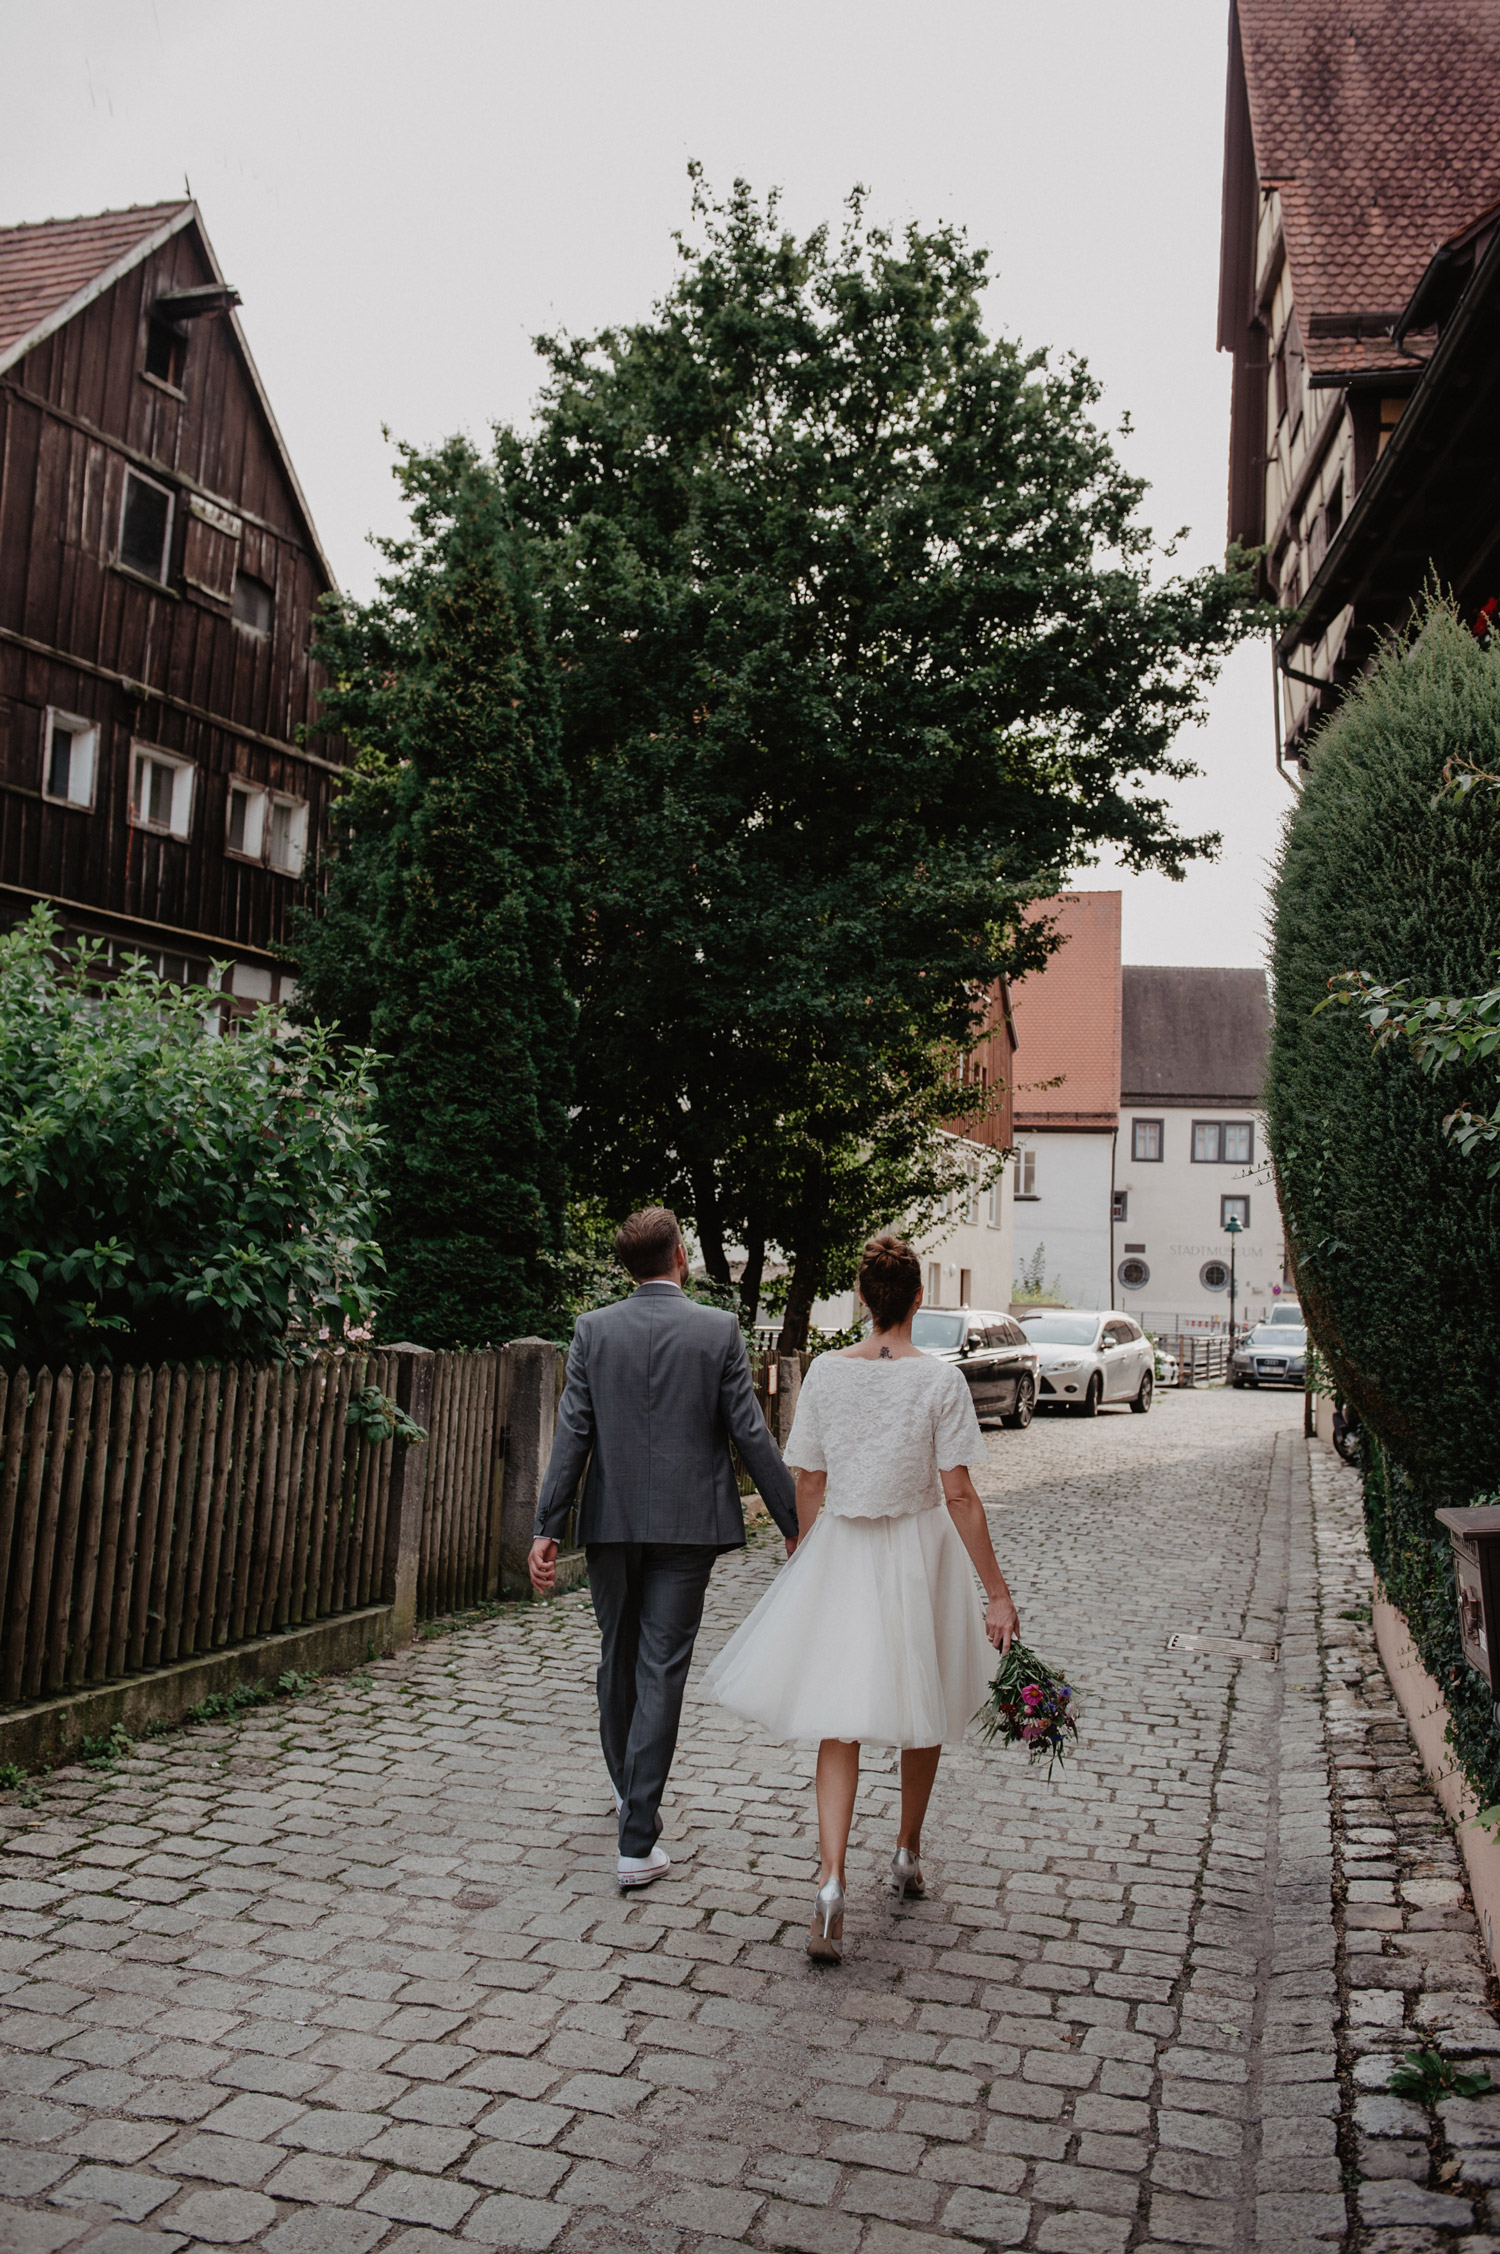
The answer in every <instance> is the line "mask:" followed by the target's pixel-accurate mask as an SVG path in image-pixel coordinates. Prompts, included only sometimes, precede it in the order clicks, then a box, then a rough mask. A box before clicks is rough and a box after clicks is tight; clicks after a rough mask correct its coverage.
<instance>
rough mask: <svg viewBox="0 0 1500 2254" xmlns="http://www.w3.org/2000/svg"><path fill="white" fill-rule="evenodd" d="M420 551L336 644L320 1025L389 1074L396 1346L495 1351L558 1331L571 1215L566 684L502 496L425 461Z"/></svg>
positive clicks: (385, 1094)
mask: <svg viewBox="0 0 1500 2254" xmlns="http://www.w3.org/2000/svg"><path fill="white" fill-rule="evenodd" d="M400 474H401V476H402V479H403V483H404V486H405V490H406V494H407V499H408V502H409V504H410V507H411V512H412V521H413V526H414V537H413V538H412V539H411V540H409V541H405V542H399V543H391V544H389V545H388V547H387V550H386V553H387V557H388V560H389V563H390V566H391V568H390V570H389V571H388V573H387V574H386V576H385V577H384V579H383V581H382V586H381V592H380V595H379V596H378V597H377V599H376V600H375V601H374V602H373V603H369V604H363V605H357V604H350V605H346V606H345V607H344V608H343V609H342V610H341V611H340V612H338V613H336V614H334V615H333V616H331V617H330V618H329V619H328V620H327V621H326V623H325V626H324V630H323V634H322V637H321V641H320V654H321V655H322V656H323V658H324V660H325V662H326V663H327V664H328V666H329V669H330V672H331V674H332V677H333V686H332V688H331V690H330V693H329V695H328V697H327V699H326V709H327V712H328V715H329V717H330V719H331V721H332V723H333V724H334V725H335V726H339V727H342V728H343V729H345V730H346V731H347V733H348V734H349V736H350V737H351V739H352V740H353V741H354V742H355V743H356V744H357V745H358V746H359V747H360V751H361V758H360V762H359V765H358V767H357V768H356V770H355V772H354V774H353V775H352V777H351V779H350V783H349V787H348V789H347V791H346V793H345V795H344V797H343V799H342V801H341V804H340V807H339V809H338V810H337V813H336V817H335V831H336V842H335V850H334V858H333V861H332V864H331V868H330V870H329V885H328V891H327V896H326V903H325V910H324V913H323V914H322V915H321V917H319V918H318V919H317V920H316V921H312V922H305V923H304V925H303V927H302V930H301V933H300V936H299V940H298V944H297V961H298V975H299V980H300V983H301V1006H302V1009H303V1011H304V1012H305V1013H307V1014H310V1015H315V1016H317V1017H320V1018H322V1019H324V1020H332V1021H336V1022H337V1023H338V1024H339V1025H340V1026H341V1027H342V1028H343V1030H344V1032H345V1033H346V1034H347V1035H349V1036H351V1037H352V1038H354V1039H357V1040H360V1041H366V1040H367V1041H368V1042H369V1043H370V1044H371V1045H372V1046H373V1047H374V1048H375V1050H376V1051H377V1052H379V1053H380V1055H381V1057H382V1058H383V1060H384V1061H383V1062H381V1063H380V1064H379V1065H378V1066H377V1070H376V1084H377V1091H378V1095H377V1108H378V1112H379V1118H380V1124H381V1129H382V1132H383V1135H384V1138H385V1147H384V1154H383V1161H382V1166H383V1173H384V1188H385V1190H386V1193H387V1198H388V1203H387V1206H386V1210H385V1215H384V1221H383V1227H382V1231H381V1235H382V1242H383V1247H384V1251H385V1257H386V1266H387V1270H388V1274H389V1281H390V1289H389V1293H388V1296H387V1298H386V1300H385V1303H384V1306H383V1308H382V1312H381V1318H380V1321H381V1330H382V1334H383V1335H384V1336H385V1337H387V1338H412V1339H417V1340H419V1341H420V1342H421V1343H422V1344H424V1345H429V1346H475V1345H479V1344H482V1343H484V1342H485V1341H487V1340H495V1341H498V1340H501V1339H505V1338H514V1337H516V1336H518V1335H520V1334H522V1333H524V1332H527V1331H531V1330H534V1329H536V1328H537V1326H538V1325H539V1324H541V1323H544V1322H546V1321H547V1319H548V1310H549V1308H550V1306H551V1304H552V1302H553V1300H554V1298H555V1296H556V1270H557V1262H558V1259H559V1256H560V1255H561V1253H562V1249H563V1239H564V1216H565V1209H566V1198H567V1161H566V1140H567V1128H568V1103H569V1097H570V1093H571V1059H570V1050H571V1041H572V1033H573V1006H572V1003H571V1000H570V998H569V995H568V992H567V988H566V985H565V983H564V977H563V968H562V957H563V950H564V947H565V945H566V943H567V936H568V922H569V877H568V835H567V786H566V783H565V780H564V777H563V772H562V766H561V762H560V758H559V752H558V724H557V710H556V702H557V700H556V691H555V679H554V675H555V668H554V666H553V663H552V661H551V660H550V659H549V657H548V656H547V654H546V651H545V649H544V646H543V640H542V633H541V628H540V624H539V621H538V618H537V615H536V611H535V607H534V605H533V602H532V598H531V593H530V589H529V585H528V581H527V576H526V572H525V568H524V560H523V558H522V557H521V556H520V554H519V553H518V550H517V548H516V546H515V544H514V543H513V542H512V540H511V537H510V534H509V531H508V529H507V526H506V524H505V522H504V519H503V515H502V512H501V508H500V504H499V501H498V497H497V495H496V493H495V489H494V485H493V482H492V481H491V480H490V479H489V478H487V477H485V476H484V475H482V474H481V473H480V471H479V469H478V465H477V464H476V462H475V459H474V456H473V454H472V452H471V450H470V449H469V448H468V447H467V445H466V444H465V443H464V442H463V441H460V440H454V441H451V442H450V443H449V444H448V445H447V446H446V447H444V448H442V449H440V450H439V451H438V452H437V453H434V454H426V455H420V456H419V455H417V454H416V453H415V452H408V453H406V454H405V455H404V457H403V461H402V465H401V472H400Z"/></svg>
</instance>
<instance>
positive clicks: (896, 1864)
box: [891, 1847, 927, 1902]
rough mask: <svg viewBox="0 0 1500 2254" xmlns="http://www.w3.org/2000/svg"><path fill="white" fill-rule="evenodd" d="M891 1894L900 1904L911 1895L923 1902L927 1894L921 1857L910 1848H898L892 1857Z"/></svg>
mask: <svg viewBox="0 0 1500 2254" xmlns="http://www.w3.org/2000/svg"><path fill="white" fill-rule="evenodd" d="M891 1892H892V1893H893V1894H894V1895H895V1897H896V1899H897V1901H898V1902H904V1901H905V1900H906V1897H907V1896H908V1895H909V1894H910V1895H912V1896H914V1897H915V1898H916V1900H917V1901H921V1899H922V1897H923V1896H924V1895H925V1894H926V1892H927V1887H926V1884H925V1882H924V1880H923V1877H922V1862H921V1857H920V1856H917V1855H914V1854H913V1853H912V1851H911V1849H910V1848H909V1847H898V1848H897V1849H896V1852H895V1854H894V1855H892V1857H891Z"/></svg>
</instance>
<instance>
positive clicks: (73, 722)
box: [42, 706, 99, 813]
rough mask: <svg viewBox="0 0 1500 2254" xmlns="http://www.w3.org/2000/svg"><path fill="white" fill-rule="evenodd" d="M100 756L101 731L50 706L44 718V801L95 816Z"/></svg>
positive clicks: (89, 721) (86, 721)
mask: <svg viewBox="0 0 1500 2254" xmlns="http://www.w3.org/2000/svg"><path fill="white" fill-rule="evenodd" d="M98 755H99V731H98V729H97V728H96V727H95V726H94V724H93V722H92V721H91V720H79V719H77V718H75V716H74V715H73V714H72V713H71V712H56V711H54V710H53V709H52V708H51V707H50V706H49V707H48V709H47V711H46V712H44V713H43V715H42V796H43V798H47V799H50V800H51V801H52V803H53V804H54V805H55V806H77V807H79V808H81V809H82V811H83V812H84V813H90V812H92V810H93V804H94V771H95V768H96V766H97V764H98Z"/></svg>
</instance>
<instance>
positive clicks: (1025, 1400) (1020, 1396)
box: [1000, 1377, 1036, 1432]
mask: <svg viewBox="0 0 1500 2254" xmlns="http://www.w3.org/2000/svg"><path fill="white" fill-rule="evenodd" d="M1035 1407H1036V1387H1035V1386H1034V1385H1033V1384H1032V1382H1031V1380H1030V1378H1029V1377H1023V1378H1022V1380H1021V1382H1020V1384H1019V1385H1018V1386H1017V1387H1016V1405H1015V1407H1014V1408H1013V1409H1012V1410H1011V1412H1010V1415H1009V1416H1008V1417H1002V1418H1001V1420H1000V1421H1001V1423H1002V1424H1008V1425H1009V1426H1010V1428H1011V1430H1012V1432H1024V1431H1025V1430H1026V1427H1027V1426H1028V1425H1029V1424H1030V1422H1031V1417H1032V1411H1033V1410H1034V1409H1035Z"/></svg>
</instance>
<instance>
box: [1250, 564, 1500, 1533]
mask: <svg viewBox="0 0 1500 2254" xmlns="http://www.w3.org/2000/svg"><path fill="white" fill-rule="evenodd" d="M1497 737H1500V654H1495V653H1492V652H1491V651H1489V650H1487V649H1484V648H1482V647H1481V646H1480V645H1479V644H1478V643H1477V642H1476V641H1475V640H1474V638H1473V636H1472V635H1471V634H1470V633H1469V632H1468V631H1467V630H1466V629H1465V628H1464V626H1463V625H1462V624H1461V622H1460V621H1459V620H1458V618H1457V617H1456V616H1455V615H1454V613H1453V612H1452V611H1451V610H1450V609H1449V608H1448V607H1447V606H1445V605H1443V604H1441V603H1433V604H1430V605H1429V606H1428V608H1427V609H1426V611H1425V613H1424V615H1423V617H1422V618H1421V620H1420V621H1419V625H1418V629H1417V630H1416V631H1414V633H1413V635H1412V636H1411V637H1410V638H1409V639H1408V640H1407V641H1405V642H1402V643H1396V644H1393V645H1391V646H1390V647H1389V648H1388V649H1387V650H1386V651H1385V652H1384V653H1383V655H1382V656H1381V657H1380V659H1379V661H1378V662H1377V664H1376V666H1375V667H1374V669H1373V671H1372V673H1371V674H1370V675H1369V677H1368V678H1367V679H1366V680H1365V681H1364V682H1362V683H1361V684H1360V685H1359V686H1358V687H1357V688H1356V689H1355V690H1354V691H1353V692H1352V693H1351V695H1350V697H1349V699H1348V701H1347V702H1346V703H1345V705H1344V706H1343V708H1342V710H1341V711H1340V712H1339V714H1338V715H1337V717H1336V718H1335V719H1334V720H1333V721H1332V722H1331V723H1330V725H1329V726H1328V727H1327V728H1326V729H1325V730H1324V731H1323V732H1322V734H1321V735H1320V736H1319V738H1318V740H1317V743H1316V746H1315V748H1314V752H1313V760H1312V770H1311V773H1310V774H1309V776H1308V779H1307V782H1306V784H1305V786H1304V788H1303V791H1302V796H1301V799H1300V802H1299V804H1298V806H1297V809H1296V812H1295V814H1294V815H1293V816H1292V819H1291V821H1290V824H1289V826H1288V831H1287V836H1286V840H1285V844H1284V847H1283V851H1282V855H1281V863H1280V868H1279V870H1278V873H1277V880H1276V893H1275V920H1274V958H1273V962H1274V976H1275V991H1276V1014H1275V1020H1274V1025H1273V1031H1272V1040H1271V1058H1270V1070H1269V1075H1268V1088H1267V1108H1268V1113H1269V1124H1270V1140H1271V1148H1272V1153H1273V1156H1274V1160H1275V1165H1276V1171H1277V1176H1278V1181H1279V1186H1280V1191H1281V1200H1282V1211H1283V1214H1284V1217H1285V1221H1286V1227H1287V1234H1288V1239H1289V1242H1290V1245H1291V1249H1292V1254H1293V1258H1294V1261H1295V1265H1296V1272H1297V1281H1298V1285H1299V1288H1300V1291H1301V1297H1302V1305H1303V1308H1304V1309H1305V1311H1306V1313H1307V1316H1308V1321H1309V1325H1310V1328H1311V1331H1312V1334H1313V1337H1314V1339H1315V1340H1316V1343H1317V1346H1318V1349H1319V1351H1320V1353H1321V1354H1322V1355H1323V1357H1324V1358H1325V1360H1326V1362H1327V1363H1328V1365H1329V1367H1330V1369H1331V1371H1332V1373H1333V1377H1334V1381H1335V1383H1336V1384H1337V1386H1338V1388H1339V1390H1340V1391H1341V1392H1342V1393H1343V1394H1344V1395H1345V1397H1346V1398H1347V1399H1348V1400H1350V1401H1352V1402H1353V1403H1354V1405H1355V1407H1356V1408H1357V1409H1358V1411H1359V1413H1360V1416H1361V1418H1362V1419H1363V1421H1364V1424H1365V1425H1366V1427H1367V1428H1368V1429H1369V1430H1370V1431H1371V1432H1373V1433H1374V1434H1375V1435H1376V1437H1377V1438H1378V1439H1379V1440H1380V1441H1381V1442H1382V1443H1383V1444H1384V1446H1385V1448H1386V1449H1387V1450H1388V1451H1389V1453H1390V1454H1391V1456H1392V1457H1393V1458H1394V1459H1395V1461H1396V1463H1397V1464H1399V1465H1401V1466H1403V1467H1404V1468H1405V1470H1406V1471H1407V1472H1408V1473H1409V1474H1410V1475H1411V1477H1412V1478H1413V1479H1414V1480H1415V1482H1416V1484H1417V1486H1418V1487H1419V1488H1420V1489H1421V1490H1422V1493H1423V1495H1424V1498H1425V1501H1426V1504H1427V1506H1428V1507H1430V1506H1432V1505H1433V1504H1436V1503H1438V1502H1441V1501H1445V1500H1446V1501H1453V1502H1462V1501H1464V1500H1466V1499H1467V1498H1468V1497H1469V1496H1470V1495H1472V1494H1473V1493H1474V1492H1475V1491H1476V1490H1477V1489H1480V1488H1486V1487H1490V1486H1494V1485H1495V1484H1497V1483H1500V1418H1497V1417H1496V1415H1495V1413H1494V1409H1495V1401H1496V1398H1497V1396H1500V1324H1497V1323H1496V1320H1495V1308H1496V1306H1497V1305H1500V1213H1497V1195H1496V1190H1495V1186H1494V1185H1493V1184H1492V1183H1491V1182H1490V1181H1489V1180H1488V1179H1487V1178H1486V1176H1485V1173H1484V1171H1483V1169H1482V1168H1481V1167H1478V1166H1476V1165H1475V1164H1474V1163H1473V1162H1472V1160H1466V1159H1465V1157H1464V1155H1463V1153H1462V1150H1461V1149H1460V1148H1459V1147H1458V1145H1457V1144H1456V1142H1455V1141H1454V1140H1452V1139H1450V1138H1445V1136H1444V1133H1443V1120H1444V1117H1445V1115H1447V1114H1449V1113H1451V1112H1452V1110H1453V1108H1454V1103H1455V1099H1462V1100H1466V1101H1468V1102H1471V1103H1474V1104H1476V1105H1478V1106H1479V1107H1480V1108H1483V1109H1486V1110H1488V1109H1492V1108H1493V1106H1494V1102H1495V1099H1496V1095H1497V1093H1500V1075H1497V1070H1496V1066H1495V1063H1494V1062H1493V1060H1485V1059H1480V1058H1476V1059H1475V1060H1474V1061H1473V1062H1472V1064H1471V1065H1470V1066H1469V1068H1468V1069H1467V1070H1466V1072H1465V1074H1464V1075H1463V1077H1461V1078H1460V1077H1459V1076H1458V1075H1457V1074H1456V1073H1446V1074H1442V1075H1439V1076H1438V1077H1437V1078H1434V1077H1433V1075H1432V1074H1431V1073H1430V1072H1429V1071H1426V1070H1424V1069H1423V1063H1422V1060H1421V1058H1420V1057H1419V1056H1418V1055H1417V1054H1416V1053H1415V1052H1414V1050H1413V1048H1412V1046H1411V1044H1410V1043H1408V1042H1404V1041H1403V1042H1397V1043H1394V1044H1392V1045H1391V1046H1389V1047H1387V1048H1385V1049H1382V1050H1379V1051H1375V1050H1372V1047H1371V1041H1370V1035H1369V1030H1368V1028H1367V1027H1366V1026H1365V1025H1364V1024H1362V1023H1361V1022H1360V1021H1359V1019H1358V1017H1357V1014H1356V1012H1355V1011H1353V1010H1348V1009H1342V1010H1340V1009H1334V1010H1324V1011H1322V1012H1321V1014H1318V1015H1314V1012H1315V1011H1316V1010H1317V1008H1318V1005H1319V1004H1320V1003H1321V1002H1322V1001H1323V1000H1324V998H1325V996H1326V995H1327V993H1328V991H1329V985H1330V981H1333V980H1336V979H1338V978H1339V976H1340V974H1342V973H1346V972H1350V971H1354V972H1360V971H1362V972H1365V973H1367V974H1368V975H1369V976H1370V977H1371V978H1372V979H1376V980H1380V981H1382V982H1384V981H1393V980H1397V979H1405V980H1408V981H1410V984H1411V988H1412V990H1414V991H1416V992H1418V993H1421V994H1459V995H1462V994H1474V993H1477V992H1479V991H1480V990H1481V989H1482V988H1483V987H1484V986H1485V985H1486V984H1487V983H1489V982H1490V978H1491V975H1492V972H1491V958H1492V955H1493V952H1494V950H1495V949H1496V948H1497V947H1500V797H1497V796H1496V794H1493V793H1490V794H1483V793H1481V794H1477V795H1475V796H1472V797H1470V798H1469V799H1468V800H1467V802H1466V803H1463V804H1459V803H1456V802H1455V801H1454V799H1453V797H1452V796H1451V794H1445V793H1444V792H1443V790H1442V783H1443V770H1444V768H1445V766H1446V765H1447V764H1448V763H1449V762H1450V761H1457V760H1464V759H1467V760H1471V761H1472V760H1475V759H1476V758H1480V759H1482V758H1483V757H1484V756H1485V755H1488V754H1490V753H1491V752H1492V747H1493V745H1494V743H1495V742H1496V739H1497Z"/></svg>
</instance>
